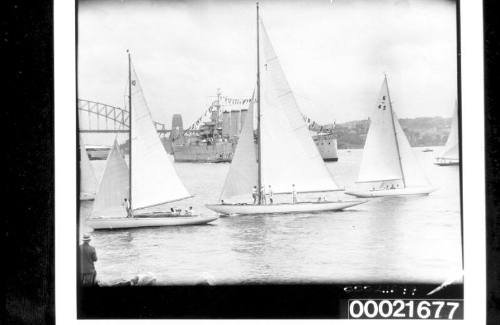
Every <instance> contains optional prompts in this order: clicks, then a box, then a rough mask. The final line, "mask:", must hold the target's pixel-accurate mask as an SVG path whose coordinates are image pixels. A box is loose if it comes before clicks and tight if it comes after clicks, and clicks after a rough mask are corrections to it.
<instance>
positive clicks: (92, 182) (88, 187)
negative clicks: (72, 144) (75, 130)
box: [80, 138, 97, 197]
mask: <svg viewBox="0 0 500 325" xmlns="http://www.w3.org/2000/svg"><path fill="white" fill-rule="evenodd" d="M96 192H97V177H96V176H95V173H94V168H92V165H91V164H90V160H89V156H88V154H87V150H85V144H84V143H83V142H82V141H81V138H80V195H81V196H82V195H83V196H91V197H93V196H94V195H95V194H96Z"/></svg>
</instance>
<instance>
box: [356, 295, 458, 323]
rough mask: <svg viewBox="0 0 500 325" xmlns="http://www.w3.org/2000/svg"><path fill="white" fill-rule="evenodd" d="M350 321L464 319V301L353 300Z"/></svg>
mask: <svg viewBox="0 0 500 325" xmlns="http://www.w3.org/2000/svg"><path fill="white" fill-rule="evenodd" d="M348 308H349V311H348V318H350V319H387V318H393V319H463V300H425V299H422V300H420V299H414V300H413V299H353V300H349V303H348Z"/></svg>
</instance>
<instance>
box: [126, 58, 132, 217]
mask: <svg viewBox="0 0 500 325" xmlns="http://www.w3.org/2000/svg"><path fill="white" fill-rule="evenodd" d="M127 56H128V177H129V182H128V185H129V186H128V203H129V205H130V209H132V61H131V59H130V51H129V50H128V49H127Z"/></svg>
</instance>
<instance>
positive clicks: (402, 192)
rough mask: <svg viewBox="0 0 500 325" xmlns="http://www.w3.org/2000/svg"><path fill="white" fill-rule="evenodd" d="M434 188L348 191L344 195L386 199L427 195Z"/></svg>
mask: <svg viewBox="0 0 500 325" xmlns="http://www.w3.org/2000/svg"><path fill="white" fill-rule="evenodd" d="M435 190H436V188H435V187H432V186H425V187H408V188H403V189H399V188H397V189H388V190H375V191H370V190H348V191H345V194H348V195H352V196H356V197H360V198H372V197H386V196H408V195H428V194H429V193H431V192H433V191H435Z"/></svg>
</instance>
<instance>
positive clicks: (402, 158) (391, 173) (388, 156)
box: [346, 77, 435, 197]
mask: <svg viewBox="0 0 500 325" xmlns="http://www.w3.org/2000/svg"><path fill="white" fill-rule="evenodd" d="M434 190H435V188H434V187H432V186H431V185H430V183H429V181H428V180H427V178H426V176H425V174H424V173H423V171H422V170H421V168H420V166H419V165H418V162H417V159H416V157H415V156H414V153H413V151H412V148H411V147H410V144H409V142H408V139H407V138H406V135H405V133H404V131H403V129H402V128H401V125H400V124H399V121H398V119H397V116H396V113H395V112H394V109H393V107H392V102H391V98H390V95H389V86H388V83H387V77H385V78H384V82H383V83H382V88H381V90H380V94H379V98H378V103H377V106H376V107H375V108H374V109H373V112H372V114H371V117H370V128H369V130H368V134H367V136H366V142H365V147H364V149H363V160H362V162H361V168H360V171H359V176H358V180H357V182H356V188H355V189H351V190H348V191H346V194H349V195H354V196H357V197H379V196H400V195H418V194H419V195H426V194H429V193H430V192H432V191H434Z"/></svg>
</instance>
